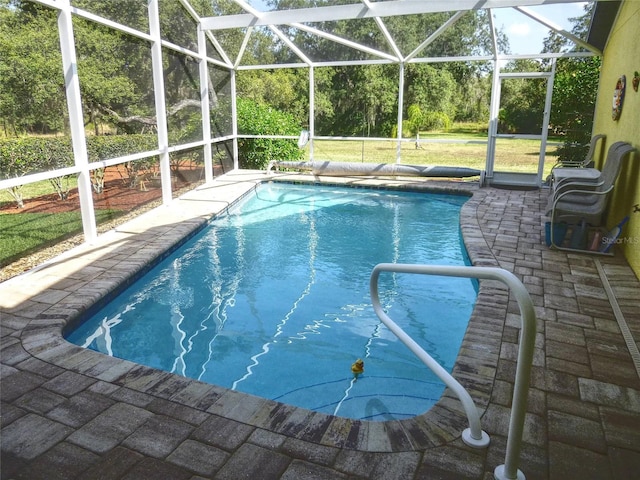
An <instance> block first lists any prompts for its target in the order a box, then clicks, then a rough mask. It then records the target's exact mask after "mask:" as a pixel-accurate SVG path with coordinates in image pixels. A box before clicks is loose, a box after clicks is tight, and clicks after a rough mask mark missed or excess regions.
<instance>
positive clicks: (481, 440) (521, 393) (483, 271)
mask: <svg viewBox="0 0 640 480" xmlns="http://www.w3.org/2000/svg"><path fill="white" fill-rule="evenodd" d="M383 271H384V272H392V273H413V274H422V275H441V276H448V277H464V278H477V279H483V280H498V281H500V282H502V283H504V284H505V285H506V286H507V287H509V289H510V290H511V291H512V292H513V293H514V295H515V297H516V300H517V302H518V306H519V307H520V316H521V318H522V331H521V337H520V348H519V351H518V363H517V367H516V379H515V386H514V391H513V401H512V408H511V418H510V420H509V433H508V436H507V450H506V453H505V463H504V464H503V465H499V466H497V467H496V469H495V470H494V477H495V478H496V479H497V480H521V479H522V480H523V479H524V478H525V476H524V474H523V473H522V472H521V471H520V470H519V469H518V461H519V457H520V446H521V442H522V433H523V430H524V419H525V414H526V406H527V393H528V388H529V380H530V378H531V364H532V362H533V349H534V342H535V334H536V315H535V311H534V309H533V303H532V302H531V297H530V296H529V292H527V289H526V288H525V287H524V285H523V284H522V282H520V280H518V278H517V277H516V276H515V275H513V274H512V273H511V272H508V271H507V270H504V269H502V268H493V267H467V266H465V267H459V266H446V265H412V264H402V263H380V264H378V265H376V266H375V267H374V269H373V271H372V272H371V281H370V290H371V301H372V304H373V309H374V311H375V312H376V315H378V318H380V320H381V321H382V323H384V324H385V325H386V326H387V328H389V330H391V332H392V333H393V334H394V335H395V336H396V337H398V339H399V340H401V341H402V342H403V343H404V344H405V345H406V346H407V347H408V348H409V349H410V350H411V351H412V352H413V353H414V354H415V355H416V356H417V357H418V358H419V359H420V360H421V361H422V362H423V363H424V364H425V365H426V366H427V367H429V368H430V369H431V371H433V373H435V374H436V375H437V376H438V377H439V378H440V379H441V380H442V381H443V382H444V383H445V385H446V386H447V387H449V388H450V389H451V390H453V392H454V393H455V394H456V395H457V397H458V398H459V399H460V402H461V403H462V406H463V408H464V410H465V413H466V414H467V419H468V421H469V428H467V429H465V430H464V431H463V432H462V440H463V441H464V442H465V443H466V444H467V445H470V446H472V447H476V448H485V447H487V446H488V445H489V436H488V435H487V433H486V432H484V431H482V427H481V425H480V417H479V415H478V411H477V409H476V406H475V403H474V402H473V399H472V398H471V396H470V395H469V393H468V392H467V391H466V390H465V389H464V387H463V386H462V385H460V383H459V382H458V381H457V380H456V379H455V378H453V377H452V376H451V374H449V372H447V371H446V370H445V369H444V368H442V366H440V364H439V363H438V362H436V361H435V360H434V359H433V358H432V357H431V356H430V355H429V354H428V353H427V352H425V351H424V350H423V349H422V347H420V345H418V344H417V343H416V342H415V341H414V340H413V339H412V338H411V337H409V336H408V335H407V334H406V333H405V332H404V331H403V330H402V329H401V328H400V327H399V326H398V325H396V323H395V322H394V321H393V320H391V319H390V318H389V316H388V315H387V314H386V313H385V312H384V310H383V309H382V306H381V305H380V298H379V295H378V278H379V277H380V273H381V272H383Z"/></svg>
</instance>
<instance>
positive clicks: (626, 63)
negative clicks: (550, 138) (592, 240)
mask: <svg viewBox="0 0 640 480" xmlns="http://www.w3.org/2000/svg"><path fill="white" fill-rule="evenodd" d="M635 71H638V72H640V1H638V0H626V1H625V2H623V3H622V5H621V6H620V10H619V11H618V17H617V19H616V21H615V23H614V26H613V28H612V30H611V34H610V36H609V40H608V42H607V45H606V47H605V50H604V55H603V59H602V72H601V74H600V85H599V88H598V98H597V103H596V116H595V121H594V130H593V131H594V134H595V133H604V134H606V135H607V140H606V148H609V145H611V144H612V143H614V142H617V141H626V142H629V143H631V144H632V145H633V146H634V147H636V148H637V149H638V152H634V153H632V154H631V156H630V157H627V161H626V162H625V165H624V166H623V169H622V170H621V172H620V177H619V179H618V182H617V184H616V187H615V190H614V193H613V197H612V202H611V204H610V207H609V212H608V215H607V226H608V227H613V226H614V225H616V224H617V223H618V222H620V221H621V220H622V219H623V218H624V217H625V216H626V215H629V216H630V219H629V222H628V223H627V225H626V226H625V228H624V230H623V233H622V237H621V238H620V240H619V244H618V249H620V250H622V251H623V252H624V255H625V257H626V258H627V260H628V261H629V263H630V264H631V267H632V268H633V270H634V271H635V273H636V276H638V277H639V278H640V212H636V213H633V211H634V209H635V208H634V205H638V208H639V209H640V89H639V91H638V92H636V91H634V90H633V87H632V80H633V76H634V72H635ZM621 75H625V76H626V78H627V86H626V91H625V97H624V103H623V107H622V113H621V115H620V118H619V120H617V121H614V120H613V119H612V103H613V92H614V89H615V86H616V82H617V81H618V78H619V77H620V76H621ZM604 152H605V153H604V154H603V155H605V154H606V149H605V150H604ZM602 162H603V159H602V158H599V159H598V160H597V165H598V166H602Z"/></svg>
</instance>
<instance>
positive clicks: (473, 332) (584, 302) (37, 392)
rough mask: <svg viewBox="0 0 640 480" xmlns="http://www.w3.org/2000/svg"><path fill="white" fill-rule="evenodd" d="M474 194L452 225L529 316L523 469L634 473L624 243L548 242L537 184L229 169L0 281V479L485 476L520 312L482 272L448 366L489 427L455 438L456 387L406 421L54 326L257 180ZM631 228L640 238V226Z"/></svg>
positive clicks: (496, 457)
mask: <svg viewBox="0 0 640 480" xmlns="http://www.w3.org/2000/svg"><path fill="white" fill-rule="evenodd" d="M273 178H278V179H287V180H290V181H313V180H315V181H323V182H342V183H349V184H355V185H365V184H368V185H386V186H407V185H409V186H411V187H412V188H426V189H435V190H443V191H461V192H466V193H467V194H469V195H472V196H471V198H470V200H469V201H468V202H467V203H466V204H465V205H464V206H463V209H462V213H461V225H462V230H463V236H464V239H465V244H466V246H467V250H468V251H469V255H470V257H471V259H472V261H473V263H474V265H477V266H494V267H501V268H504V269H506V270H508V271H510V272H512V273H514V274H515V275H516V276H517V277H518V278H519V279H520V280H521V281H522V282H523V283H524V285H525V286H526V287H527V289H528V291H529V293H530V295H531V298H532V300H533V302H534V305H535V309H536V314H537V317H538V324H537V336H536V345H535V353H534V363H533V373H532V380H531V386H530V389H529V403H528V407H527V416H526V419H525V431H524V443H523V446H522V452H521V462H520V469H521V470H522V471H523V472H524V474H525V475H526V478H527V479H547V478H550V479H560V478H562V479H565V478H581V479H582V478H584V479H612V480H613V479H616V480H618V479H625V478H629V479H632V478H638V477H637V475H638V472H640V376H639V375H640V357H639V356H638V345H639V340H640V282H638V279H637V278H636V276H635V275H634V273H633V271H632V270H631V269H630V268H629V266H628V265H627V264H626V262H625V260H624V259H623V258H622V257H621V256H620V255H615V256H613V257H609V256H593V255H587V254H577V253H567V252H562V251H554V250H550V249H548V248H547V247H546V245H544V229H543V216H542V211H541V210H542V209H543V206H544V205H545V203H546V192H545V191H544V190H533V191H516V190H499V189H494V188H479V187H478V185H477V184H474V183H468V182H443V181H426V180H424V179H415V178H412V179H406V178H405V179H395V180H389V179H388V180H374V179H365V178H349V177H347V178H335V179H328V178H323V179H322V180H320V179H313V177H309V176H304V175H295V174H275V175H273V176H271V177H267V176H266V175H265V174H264V173H261V172H247V171H238V172H232V173H230V174H227V175H225V176H223V177H219V178H217V179H216V180H215V182H214V183H212V184H209V185H204V186H202V187H199V188H198V189H196V190H195V191H192V192H190V193H188V194H186V195H184V196H183V197H181V198H180V199H178V200H176V201H174V202H172V203H171V204H170V205H168V206H162V207H159V208H158V209H155V210H153V211H152V212H148V213H147V214H144V215H142V216H140V217H138V218H136V219H135V220H133V221H131V222H129V223H127V224H125V225H123V226H121V227H119V228H117V229H116V230H115V231H112V232H109V233H108V234H105V235H103V236H101V237H99V238H98V239H97V240H96V241H95V242H93V243H92V244H87V245H83V246H81V247H78V248H76V249H74V250H72V251H70V252H68V253H67V254H65V255H63V256H61V257H58V258H56V259H54V260H53V261H51V262H49V263H47V264H45V265H44V266H42V267H41V268H38V269H36V270H34V271H32V272H29V273H28V274H25V275H22V276H20V277H16V278H14V279H11V280H9V281H6V282H4V283H2V284H0V308H1V310H0V315H1V318H0V327H1V343H0V347H1V348H2V350H1V352H0V354H1V357H0V359H1V371H0V373H1V380H2V384H1V391H0V396H1V400H2V405H1V408H2V410H1V414H2V415H1V419H2V431H1V437H0V439H1V440H0V441H1V447H2V463H1V466H0V468H1V477H2V479H10V478H15V479H19V478H25V479H48V480H50V479H72V478H79V479H94V478H101V479H146V478H149V479H154V480H155V479H159V478H162V479H174V478H175V479H183V478H184V479H194V480H195V479H198V478H215V479H241V478H247V479H257V478H260V479H342V478H373V479H385V480H386V479H396V478H397V479H403V480H404V479H412V478H413V479H422V478H424V479H427V478H428V479H436V478H440V479H489V478H493V472H494V469H495V467H496V466H497V465H500V464H502V463H504V456H505V445H506V437H507V432H508V423H509V415H510V412H511V408H510V407H511V397H512V394H513V382H514V376H515V367H516V359H517V353H518V337H519V332H520V317H519V313H518V307H517V304H516V302H515V300H514V298H512V295H510V293H509V292H508V290H507V289H506V287H504V286H502V285H501V284H498V283H497V282H495V281H493V282H490V281H483V282H481V285H480V293H479V297H478V301H477V305H476V307H475V309H474V313H473V315H472V318H471V320H470V323H469V327H468V330H467V334H466V336H465V340H464V342H463V345H462V348H461V350H460V354H459V357H458V361H457V363H456V366H455V368H454V376H455V377H456V379H458V380H459V381H460V382H461V383H462V384H463V385H464V386H465V387H467V388H468V390H469V392H470V393H471V396H472V397H473V399H474V401H475V402H476V405H477V407H478V409H479V411H480V412H481V415H482V426H483V429H484V430H485V431H486V432H487V433H488V434H489V435H490V436H491V443H490V445H489V447H488V448H487V449H482V450H478V449H474V448H471V447H468V446H466V445H465V444H464V443H463V442H462V441H461V439H460V433H461V431H462V429H464V428H465V427H466V418H465V416H464V414H463V411H462V408H461V406H460V404H459V402H458V401H457V399H455V397H453V396H452V394H451V393H450V392H448V391H447V392H445V395H444V396H443V398H442V399H441V400H440V401H439V402H438V403H437V404H436V406H434V407H433V408H432V409H431V410H430V411H429V412H427V413H425V414H424V415H420V416H418V417H415V418H414V419H410V420H402V421H388V422H366V421H358V420H348V419H343V418H338V417H332V416H328V415H324V414H319V413H314V412H310V411H307V410H304V409H300V408H296V407H292V406H289V405H283V404H279V403H277V402H273V401H270V400H265V399H261V398H257V397H253V396H249V395H245V394H242V393H239V392H234V391H230V390H227V389H224V388H221V387H217V386H213V385H207V384H204V383H200V382H197V381H195V380H190V379H186V378H183V377H179V376H177V375H173V374H170V373H166V372H161V371H158V370H153V369H151V368H148V367H144V366H140V365H136V364H134V363H132V362H128V361H125V360H120V359H116V358H112V357H108V356H105V355H102V354H99V353H96V352H93V351H88V350H84V349H81V348H80V347H77V346H74V345H71V344H69V343H68V342H66V341H65V340H64V339H63V338H62V329H63V328H64V327H65V326H66V325H68V324H69V322H72V321H73V319H74V318H76V317H78V316H79V315H80V314H81V313H82V312H83V311H85V310H86V309H87V308H89V307H90V306H91V305H93V304H94V303H95V302H96V301H99V300H100V299H102V298H104V297H108V296H109V295H112V294H113V293H114V292H116V291H117V288H118V285H120V284H122V282H126V281H127V280H128V279H131V278H134V277H135V276H136V275H137V274H139V273H140V272H141V271H144V270H145V269H146V268H148V267H149V266H150V265H151V264H152V263H153V261H154V259H155V258H156V257H157V256H158V255H159V254H161V252H163V251H164V250H166V248H167V247H168V246H170V245H172V244H173V243H175V242H177V241H179V240H180V239H181V238H183V237H185V236H187V235H189V234H191V233H193V232H195V231H197V229H198V228H199V227H200V226H201V225H202V224H203V223H204V222H206V221H207V220H208V219H209V218H211V216H213V215H215V214H216V213H218V212H220V211H222V210H224V209H225V208H226V207H227V206H228V205H229V202H230V201H232V199H234V198H237V197H238V196H240V195H242V194H243V193H246V192H248V191H250V190H251V189H252V188H253V187H254V185H255V184H256V182H259V181H263V180H265V179H273ZM639 241H640V240H639Z"/></svg>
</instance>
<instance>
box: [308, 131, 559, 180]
mask: <svg viewBox="0 0 640 480" xmlns="http://www.w3.org/2000/svg"><path fill="white" fill-rule="evenodd" d="M420 139H421V140H422V142H421V143H420V144H419V148H416V143H415V140H413V141H408V142H402V144H401V152H400V157H401V163H404V164H410V165H443V166H455V167H467V168H475V169H478V170H484V169H485V166H486V155H487V144H486V142H487V134H486V132H484V131H483V129H482V128H481V127H480V126H478V125H475V124H462V125H459V126H457V127H456V128H453V129H450V130H447V131H445V132H427V133H421V134H420ZM446 141H451V142H452V143H446ZM454 141H455V142H456V143H453V142H454ZM560 141H561V139H560V138H549V139H548V142H552V143H553V142H560ZM556 149H557V147H556V146H555V145H547V148H546V152H545V165H544V172H545V173H544V175H543V178H544V177H545V176H546V175H547V174H548V173H549V172H550V170H551V167H552V166H553V165H554V164H555V163H556V153H555V152H556ZM305 153H306V159H307V160H308V159H309V157H310V146H307V147H305ZM539 155H540V141H539V140H528V139H509V138H499V139H498V140H497V142H496V155H495V165H494V170H496V171H507V172H521V173H537V171H538V160H539ZM313 158H314V160H318V161H322V160H329V161H334V162H363V163H395V162H396V159H397V141H395V140H383V141H380V140H372V141H369V140H352V141H341V140H315V141H314V144H313Z"/></svg>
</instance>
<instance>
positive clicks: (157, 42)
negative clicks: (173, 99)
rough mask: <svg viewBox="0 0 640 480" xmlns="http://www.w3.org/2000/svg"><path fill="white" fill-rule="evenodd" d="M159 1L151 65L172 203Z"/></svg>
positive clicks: (163, 172) (163, 173)
mask: <svg viewBox="0 0 640 480" xmlns="http://www.w3.org/2000/svg"><path fill="white" fill-rule="evenodd" d="M158 1H159V0H149V3H148V4H147V5H148V9H149V32H150V33H151V37H152V38H153V42H152V44H151V64H152V67H153V92H154V95H155V103H156V126H157V128H158V148H159V149H160V152H161V153H160V181H161V184H162V202H163V203H164V204H165V205H166V204H168V203H169V202H171V200H172V197H171V163H170V159H169V131H168V127H167V105H166V100H165V94H164V71H163V68H162V43H161V42H162V38H161V35H160V12H159V10H158Z"/></svg>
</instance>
